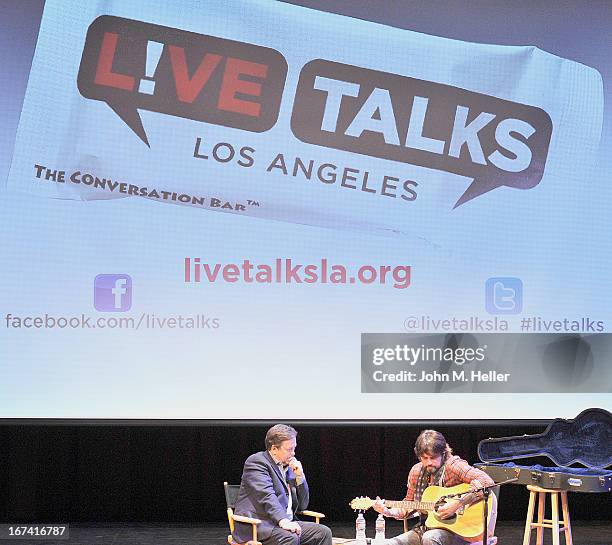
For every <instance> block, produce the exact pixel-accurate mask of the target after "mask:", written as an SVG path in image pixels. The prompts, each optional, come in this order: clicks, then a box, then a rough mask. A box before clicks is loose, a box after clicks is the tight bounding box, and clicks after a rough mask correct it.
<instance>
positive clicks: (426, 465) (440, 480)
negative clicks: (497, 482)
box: [373, 430, 497, 545]
mask: <svg viewBox="0 0 612 545" xmlns="http://www.w3.org/2000/svg"><path fill="white" fill-rule="evenodd" d="M414 452H415V454H416V455H417V458H418V459H419V460H420V462H419V463H418V464H416V465H414V466H413V467H412V469H411V470H410V473H409V474H408V489H407V491H406V497H405V498H404V500H405V501H420V500H421V497H422V495H423V491H424V490H425V489H426V488H427V487H428V486H432V485H436V486H445V487H451V486H456V485H458V484H461V483H467V484H469V485H470V488H471V489H472V490H476V489H478V488H481V487H483V486H491V485H493V484H494V483H493V480H492V479H491V478H490V477H489V476H488V475H487V474H486V473H484V472H483V471H481V470H479V469H476V468H474V467H472V466H470V465H469V464H468V463H467V462H466V461H465V460H462V459H461V458H460V457H459V456H454V455H453V451H452V449H451V448H450V446H449V445H448V444H447V442H446V439H445V438H444V436H443V435H442V434H441V433H440V432H437V431H435V430H424V431H422V432H421V434H420V435H419V437H418V438H417V440H416V443H415V445H414ZM481 498H482V492H480V493H471V494H467V495H466V496H463V497H461V498H460V499H451V500H449V501H447V502H446V503H445V504H444V505H443V506H441V507H440V508H438V509H437V513H438V516H439V517H441V518H443V519H446V518H449V517H452V516H453V515H454V514H455V512H456V511H457V510H459V509H460V508H461V507H463V506H466V505H470V504H471V503H473V502H475V501H478V500H479V499H481ZM373 507H374V509H375V510H376V511H378V512H379V513H382V514H383V515H384V516H386V517H394V518H397V519H403V518H407V517H409V516H410V515H411V514H412V512H407V511H405V510H403V509H398V508H393V509H389V508H387V507H386V506H385V505H384V502H383V501H382V500H381V499H380V498H376V502H375V503H374V506H373ZM496 515H497V513H493V512H492V513H491V520H490V524H489V530H491V529H492V528H494V527H495V519H496ZM385 543H386V545H464V544H466V543H469V542H468V541H465V540H463V539H462V538H461V537H460V536H458V535H456V534H453V533H452V532H450V531H448V530H446V529H444V528H433V529H428V528H427V527H426V526H424V525H423V524H422V523H420V524H418V525H417V526H416V527H414V528H413V529H412V530H410V531H409V532H405V533H403V534H401V535H399V536H397V537H394V538H392V539H388V540H386V541H385Z"/></svg>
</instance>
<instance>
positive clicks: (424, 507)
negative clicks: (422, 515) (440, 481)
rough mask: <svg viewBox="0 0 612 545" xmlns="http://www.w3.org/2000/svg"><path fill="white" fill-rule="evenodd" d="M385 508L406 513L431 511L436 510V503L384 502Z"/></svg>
mask: <svg viewBox="0 0 612 545" xmlns="http://www.w3.org/2000/svg"><path fill="white" fill-rule="evenodd" d="M385 505H386V506H387V507H399V508H400V509H406V510H407V511H433V510H434V509H435V508H436V502H434V501H409V500H404V501H392V500H387V501H385Z"/></svg>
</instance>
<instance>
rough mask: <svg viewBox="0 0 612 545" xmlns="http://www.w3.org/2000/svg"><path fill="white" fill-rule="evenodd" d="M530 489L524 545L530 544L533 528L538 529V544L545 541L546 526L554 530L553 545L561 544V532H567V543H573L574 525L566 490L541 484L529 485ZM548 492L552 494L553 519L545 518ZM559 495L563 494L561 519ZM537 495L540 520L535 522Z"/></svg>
mask: <svg viewBox="0 0 612 545" xmlns="http://www.w3.org/2000/svg"><path fill="white" fill-rule="evenodd" d="M527 490H529V507H528V508H527V521H526V522H525V535H524V537H523V545H529V543H530V541H531V530H533V529H534V528H535V529H536V545H542V543H543V541H544V528H550V529H551V530H552V542H553V545H559V542H560V540H559V533H560V532H565V544H566V545H572V527H571V526H570V516H569V509H568V508H567V492H566V491H565V490H549V489H548V488H540V487H539V486H533V485H531V484H529V485H527ZM546 494H550V506H551V512H552V519H545V518H544V511H545V508H546ZM559 495H561V509H562V511H563V512H562V515H563V518H562V519H561V521H559ZM536 496H537V499H538V520H537V522H533V512H534V509H535V502H536Z"/></svg>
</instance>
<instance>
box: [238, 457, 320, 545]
mask: <svg viewBox="0 0 612 545" xmlns="http://www.w3.org/2000/svg"><path fill="white" fill-rule="evenodd" d="M287 483H288V484H289V486H287ZM287 483H285V479H283V475H282V472H281V469H280V468H279V467H278V466H277V465H276V464H275V463H274V460H273V459H272V457H271V456H270V454H269V453H268V452H267V451H262V452H257V453H255V454H252V455H251V456H249V457H248V458H247V460H246V462H245V463H244V469H243V471H242V481H241V482H240V491H239V492H238V497H237V499H236V507H235V509H234V513H235V514H236V515H243V516H247V517H255V518H258V519H260V520H261V524H259V525H258V526H257V538H258V540H259V541H261V540H263V539H267V538H268V537H270V534H271V533H272V529H273V528H274V527H275V526H278V521H279V520H281V519H284V518H290V517H288V516H287V506H288V505H289V494H290V493H291V494H292V501H293V503H292V510H293V512H294V513H295V512H296V511H302V510H304V509H306V507H308V500H309V498H310V494H309V492H308V484H307V483H306V479H304V480H303V481H302V483H301V484H300V485H299V486H298V484H297V482H296V479H295V474H294V473H293V471H292V470H291V468H288V470H287ZM294 519H295V517H294ZM233 536H234V539H235V540H236V541H237V542H239V543H246V542H247V541H249V540H250V539H252V536H253V533H252V530H251V525H250V524H244V523H241V522H236V524H235V526H234V532H233Z"/></svg>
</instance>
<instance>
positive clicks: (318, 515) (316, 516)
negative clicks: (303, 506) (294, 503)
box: [298, 511, 325, 522]
mask: <svg viewBox="0 0 612 545" xmlns="http://www.w3.org/2000/svg"><path fill="white" fill-rule="evenodd" d="M298 514H300V515H306V516H307V517H312V518H314V519H316V521H317V522H319V519H324V518H325V515H324V514H323V513H319V512H317V511H299V512H298Z"/></svg>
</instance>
